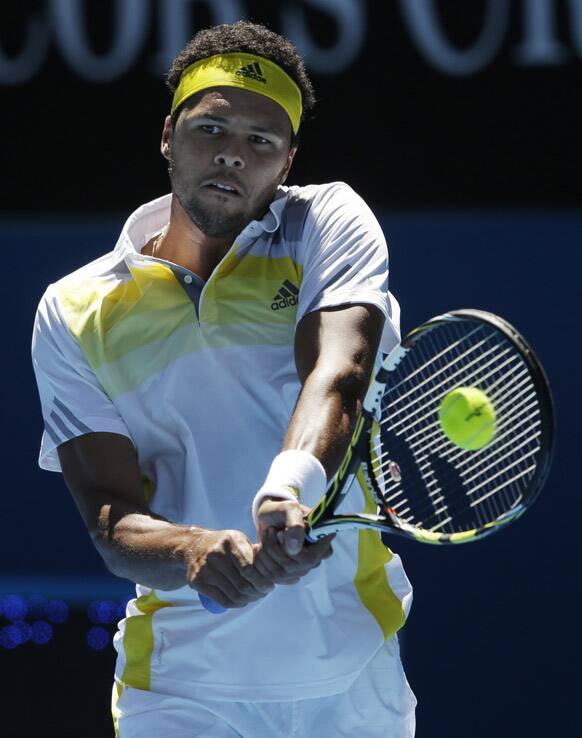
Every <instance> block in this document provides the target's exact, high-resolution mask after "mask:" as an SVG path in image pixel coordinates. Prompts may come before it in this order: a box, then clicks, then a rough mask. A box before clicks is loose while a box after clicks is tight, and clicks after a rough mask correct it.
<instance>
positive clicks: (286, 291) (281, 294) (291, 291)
mask: <svg viewBox="0 0 582 738" xmlns="http://www.w3.org/2000/svg"><path fill="white" fill-rule="evenodd" d="M298 294H299V290H298V289H297V287H295V285H294V284H293V283H292V282H290V281H289V280H288V279H286V280H285V281H284V282H283V284H282V286H281V287H280V288H279V290H278V292H277V294H276V295H275V296H274V297H273V302H272V303H271V310H284V309H285V308H288V307H292V306H293V305H297V295H298Z"/></svg>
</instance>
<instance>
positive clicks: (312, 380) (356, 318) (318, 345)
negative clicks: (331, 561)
mask: <svg viewBox="0 0 582 738" xmlns="http://www.w3.org/2000/svg"><path fill="white" fill-rule="evenodd" d="M383 325H384V316H383V314H382V312H381V311H380V310H379V309H378V308H377V307H374V306H372V305H364V304H355V305H342V306H338V307H334V308H327V309H321V310H317V311H314V312H311V313H308V314H307V315H305V316H304V317H303V318H302V319H301V321H300V322H299V324H298V326H297V331H296V335H295V363H296V367H297V372H298V375H299V378H300V380H301V384H302V388H301V392H300V394H299V399H298V401H297V405H296V407H295V411H294V413H293V416H292V418H291V422H290V425H289V429H288V431H287V434H286V436H285V441H284V446H283V456H282V457H281V458H282V459H283V460H284V459H285V452H286V451H290V450H293V451H298V452H301V453H300V455H299V456H298V457H297V458H298V461H299V463H300V464H301V463H303V458H304V459H305V463H306V464H307V466H308V467H309V464H310V463H311V464H313V465H314V466H315V465H316V464H320V465H321V467H322V469H321V472H320V473H321V476H322V480H321V484H323V486H325V478H327V479H331V477H332V476H333V475H334V474H335V472H336V470H337V468H338V467H339V465H340V463H341V461H342V459H343V457H344V454H345V452H346V450H347V448H348V445H349V442H350V439H351V436H352V432H353V430H354V426H355V422H356V420H357V417H358V415H359V412H360V410H361V407H362V401H363V399H364V396H365V394H366V390H367V388H368V384H369V381H370V376H371V372H372V368H373V366H374V359H375V357H376V354H377V351H378V346H379V343H380V337H381V334H382V328H383ZM283 463H284V461H283ZM321 467H320V468H321ZM307 473H308V474H309V473H310V470H309V469H307ZM313 474H315V475H317V474H318V472H317V471H314V472H313ZM282 478H284V472H283V477H282ZM322 493H323V490H322ZM275 497H276V495H273V497H266V498H265V500H264V501H263V502H262V503H261V504H260V506H259V508H258V511H257V513H258V522H259V534H260V541H261V547H262V549H261V547H259V551H260V555H258V556H257V560H256V564H257V566H258V568H263V567H264V568H265V574H267V573H268V574H269V575H270V576H272V577H273V578H275V579H276V581H277V582H278V583H293V582H296V581H298V579H299V578H300V577H301V576H302V575H303V574H305V573H307V572H308V571H310V570H311V569H312V568H314V567H315V566H318V565H319V563H320V562H321V560H322V559H323V558H327V557H328V556H329V555H331V540H325V539H324V540H323V541H320V542H318V543H317V544H314V545H313V546H307V547H304V546H303V542H304V539H305V527H304V522H303V512H304V510H302V508H301V505H300V504H299V503H300V501H296V500H293V499H286V500H281V499H275ZM289 497H290V496H289ZM311 501H312V502H314V501H315V500H311ZM277 530H278V531H279V533H278V534H277Z"/></svg>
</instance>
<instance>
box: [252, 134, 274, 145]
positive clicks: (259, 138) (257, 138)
mask: <svg viewBox="0 0 582 738" xmlns="http://www.w3.org/2000/svg"><path fill="white" fill-rule="evenodd" d="M251 141H252V142H253V143H256V144H261V145H264V144H270V143H271V142H270V141H269V139H267V138H263V137H262V136H256V135H254V136H251Z"/></svg>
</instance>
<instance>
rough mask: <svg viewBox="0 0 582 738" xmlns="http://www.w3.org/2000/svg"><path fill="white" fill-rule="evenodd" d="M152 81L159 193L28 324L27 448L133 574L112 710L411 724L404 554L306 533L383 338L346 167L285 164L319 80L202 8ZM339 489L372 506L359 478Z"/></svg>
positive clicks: (209, 730) (274, 722)
mask: <svg viewBox="0 0 582 738" xmlns="http://www.w3.org/2000/svg"><path fill="white" fill-rule="evenodd" d="M168 84H169V87H170V90H171V91H172V93H173V100H172V104H171V111H170V114H169V115H168V117H167V118H166V120H165V123H164V126H163V133H162V141H161V152H162V155H163V156H164V157H165V158H166V159H167V161H168V163H169V175H170V181H171V193H170V194H168V195H166V196H163V197H161V198H159V199H157V200H154V201H153V202H149V203H147V204H145V205H143V206H142V207H140V208H138V209H137V210H136V211H135V212H134V213H133V214H132V215H131V216H130V217H129V219H128V221H127V222H126V224H125V226H124V228H123V230H122V232H121V235H120V237H119V240H118V241H117V243H116V245H115V247H114V248H113V250H112V251H110V252H109V253H106V254H105V255H104V256H102V257H101V258H99V259H97V260H96V261H94V262H92V263H90V264H88V265H86V266H84V267H82V268H81V269H79V270H77V271H75V272H73V273H72V274H69V275H68V276H66V277H64V278H63V279H60V280H59V281H58V282H56V283H55V284H52V285H50V286H49V287H48V289H47V291H46V293H45V294H44V296H43V298H42V301H41V303H40V306H39V309H38V314H37V319H36V324H35V328H34V338H33V362H34V368H35V372H36V377H37V381H38V387H39V393H40V398H41V402H42V409H43V415H44V422H45V432H44V435H43V439H42V447H41V452H40V465H41V467H43V468H44V469H49V470H53V471H61V472H62V473H63V476H64V479H65V481H66V483H67V485H68V487H69V489H70V490H71V493H72V495H73V498H74V500H75V502H76V504H77V506H78V508H79V511H80V513H81V515H82V517H83V520H84V522H85V523H86V525H87V528H88V531H89V533H90V535H91V537H92V540H93V542H94V544H95V546H96V547H97V550H98V551H99V553H100V554H101V555H102V557H103V560H104V562H105V564H106V566H107V567H108V569H109V570H110V571H111V572H113V573H114V574H116V575H117V576H119V577H124V578H127V579H130V580H132V581H133V582H135V584H136V598H135V599H133V600H132V601H131V602H130V603H129V605H128V607H127V616H126V618H125V619H124V620H122V621H121V622H120V624H119V630H118V632H117V634H116V637H115V641H114V643H115V647H116V650H117V653H118V657H117V665H116V671H115V685H114V689H113V715H114V723H115V727H116V732H117V735H118V736H120V738H137V737H138V736H139V738H154V737H155V738H158V737H159V736H161V735H163V736H168V738H178V737H179V736H184V737H185V736H189V737H191V736H212V738H221V737H223V736H224V737H225V738H226V737H227V736H228V737H231V736H233V737H234V736H244V737H245V738H259V736H264V737H265V738H266V737H268V738H279V737H281V738H282V737H283V736H286V737H289V736H297V737H300V736H301V738H322V737H325V738H333V737H334V736H357V738H372V737H373V736H374V737H375V736H378V737H379V736H382V737H383V738H409V736H412V735H413V734H414V708H415V699H414V696H413V694H412V692H411V690H410V688H409V686H408V683H407V681H406V678H405V676H404V672H403V669H402V665H401V661H400V656H399V648H398V640H397V637H396V632H397V631H398V630H399V628H400V627H401V626H402V625H403V623H404V621H405V619H406V615H407V612H408V608H409V606H410V601H411V588H410V584H409V582H408V580H407V578H406V575H405V574H404V571H403V569H402V566H401V563H400V559H399V557H398V556H397V555H396V554H393V553H392V552H390V551H389V550H388V549H387V548H386V547H385V546H384V545H383V544H382V542H381V540H380V537H379V535H378V534H377V533H376V532H372V531H366V532H358V531H352V532H349V533H346V534H345V535H342V536H340V537H338V538H336V539H335V540H334V541H333V544H332V542H331V540H329V539H324V540H322V541H320V542H318V543H317V544H314V545H303V544H304V536H305V531H304V526H303V512H304V511H305V510H306V509H308V508H309V506H312V505H313V504H314V503H315V502H316V500H317V499H318V498H319V497H320V496H321V495H322V494H323V492H324V491H325V488H326V485H327V482H328V480H329V479H330V478H331V477H332V476H333V474H334V472H335V471H336V469H337V466H338V465H339V463H340V461H341V459H342V457H343V454H344V453H345V450H346V448H347V446H348V443H349V439H350V435H351V431H352V429H353V427H354V422H355V419H356V417H357V414H358V410H359V408H360V406H361V401H362V398H363V396H364V394H365V391H366V387H367V383H368V382H369V377H370V374H371V370H372V367H373V364H374V360H375V357H376V356H377V354H378V350H379V349H380V350H382V351H389V350H390V349H391V348H392V347H393V346H394V344H395V343H396V342H397V340H398V305H397V303H396V302H395V301H394V300H393V298H392V297H391V296H390V294H389V292H388V255H387V248H386V243H385V240H384V237H383V234H382V231H381V229H380V227H379V225H378V223H377V221H376V219H375V218H374V216H373V214H372V212H371V211H370V209H369V208H368V207H367V206H366V204H365V203H364V202H363V200H362V199H361V198H360V197H359V196H358V195H357V194H356V193H355V192H354V191H353V190H352V189H351V188H350V187H349V186H348V185H346V184H343V183H341V182H334V183H331V184H322V185H312V186H306V187H298V186H286V185H285V184H284V183H285V181H286V179H287V176H288V174H289V171H290V169H291V165H292V163H293V159H294V157H295V154H296V153H297V149H298V135H299V129H300V125H301V123H302V121H303V120H304V119H305V117H306V116H307V115H308V113H309V112H310V111H311V109H312V107H313V103H314V94H313V90H312V86H311V84H310V81H309V79H308V77H307V75H306V72H305V68H304V64H303V61H302V59H301V57H300V56H299V54H298V53H297V51H296V49H295V48H294V47H293V45H292V44H291V43H290V42H289V41H287V40H286V39H284V38H282V37H281V36H279V35H277V34H275V33H273V32H271V31H270V30H268V29H266V28H264V27H263V26H260V25H255V24H252V23H248V22H239V23H236V24H234V25H222V26H217V27H213V28H210V29H206V30H204V31H201V32H200V33H198V34H197V35H196V36H195V37H194V38H193V39H192V40H191V41H190V43H188V45H187V46H186V48H185V49H184V50H183V51H182V52H181V53H180V54H179V55H178V57H177V58H176V59H175V61H174V63H173V65H172V68H171V70H170V73H169V77H168ZM354 104H355V101H354V99H353V97H350V95H348V94H347V93H346V97H345V106H346V115H347V117H349V120H353V105H354ZM120 115H122V116H126V117H127V118H130V117H131V110H127V111H120ZM350 125H351V124H350ZM355 125H356V128H357V131H358V135H359V134H360V132H361V131H362V130H365V111H363V120H362V121H360V122H358V123H355ZM346 135H347V134H346ZM334 153H336V152H334V150H333V149H330V156H333V155H334ZM350 501H351V502H350ZM350 504H351V505H352V506H353V508H354V509H362V505H364V506H366V507H367V508H368V509H371V508H372V507H373V501H372V499H371V497H370V495H369V492H367V490H366V488H365V484H364V485H362V484H355V485H353V486H352V489H351V491H350V493H349V496H348V499H347V502H346V506H347V507H349V506H350ZM199 594H203V595H206V596H207V597H210V598H211V599H212V600H214V601H215V602H216V603H219V604H220V605H222V606H223V607H224V608H226V612H224V613H222V614H212V613H210V612H209V611H208V610H206V609H205V608H204V607H202V605H201V602H200V599H199Z"/></svg>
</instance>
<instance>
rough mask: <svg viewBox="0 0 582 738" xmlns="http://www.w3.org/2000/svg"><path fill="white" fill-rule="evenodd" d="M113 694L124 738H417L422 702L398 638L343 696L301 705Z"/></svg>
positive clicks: (119, 737) (118, 731)
mask: <svg viewBox="0 0 582 738" xmlns="http://www.w3.org/2000/svg"><path fill="white" fill-rule="evenodd" d="M117 691H118V690H117V686H116V685H114V687H113V695H114V699H113V719H114V724H115V728H116V736H117V738H160V736H163V738H194V736H204V738H322V736H325V738H343V737H344V736H345V738H354V737H355V736H357V738H412V737H413V736H414V731H415V715H414V710H415V707H416V699H415V697H414V694H413V693H412V690H411V689H410V687H409V685H408V682H407V680H406V677H405V675H404V670H403V668H402V664H401V661H400V653H399V648H398V640H397V638H396V636H394V637H393V638H391V639H390V641H388V643H387V644H386V645H385V646H384V647H383V648H382V649H381V650H380V651H379V652H378V654H377V655H376V656H375V657H374V658H373V659H372V661H371V662H370V663H369V664H368V665H367V666H366V668H365V669H364V670H363V671H362V673H361V674H360V675H359V676H358V678H357V679H356V681H355V682H354V683H353V684H352V686H351V687H350V688H349V689H348V690H347V691H346V692H342V693H341V694H336V695H332V696H330V697H320V698H317V699H312V700H299V701H296V702H291V701H289V702H226V701H218V700H215V701H213V700H204V701H202V700H191V699H186V698H184V697H174V696H172V695H167V694H157V693H155V692H147V691H144V690H141V689H134V688H132V687H124V688H123V690H122V692H121V695H120V696H118V694H117Z"/></svg>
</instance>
